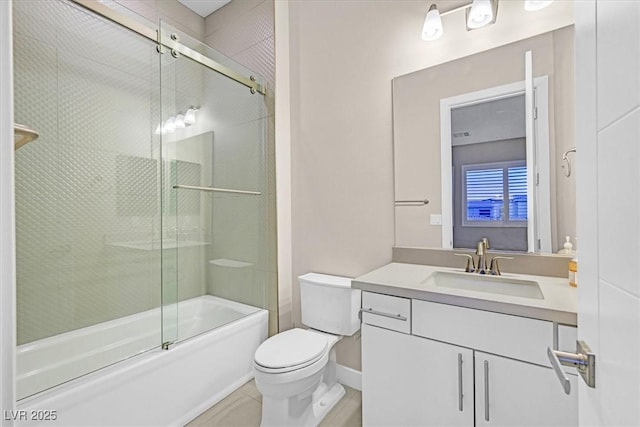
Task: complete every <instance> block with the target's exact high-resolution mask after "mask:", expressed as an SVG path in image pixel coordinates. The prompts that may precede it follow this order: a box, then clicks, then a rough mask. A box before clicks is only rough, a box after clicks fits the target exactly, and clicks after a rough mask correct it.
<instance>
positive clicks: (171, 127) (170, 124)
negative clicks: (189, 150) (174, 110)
mask: <svg viewBox="0 0 640 427" xmlns="http://www.w3.org/2000/svg"><path fill="white" fill-rule="evenodd" d="M175 130H176V119H175V118H174V117H173V116H171V117H169V118H168V119H167V121H166V122H165V123H164V126H163V127H162V133H164V134H166V133H173V132H175Z"/></svg>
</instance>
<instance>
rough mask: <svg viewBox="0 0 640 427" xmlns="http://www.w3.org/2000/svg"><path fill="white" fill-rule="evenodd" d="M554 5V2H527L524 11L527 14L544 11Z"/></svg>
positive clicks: (529, 0)
mask: <svg viewBox="0 0 640 427" xmlns="http://www.w3.org/2000/svg"><path fill="white" fill-rule="evenodd" d="M551 3H553V0H525V1H524V10H526V11H527V12H535V11H536V10H540V9H544V8H545V7H547V6H549V5H550V4H551Z"/></svg>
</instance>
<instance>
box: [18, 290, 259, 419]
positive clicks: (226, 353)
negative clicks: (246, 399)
mask: <svg viewBox="0 0 640 427" xmlns="http://www.w3.org/2000/svg"><path fill="white" fill-rule="evenodd" d="M171 309H173V310H175V311H177V314H178V319H179V320H178V322H177V328H178V333H179V334H180V336H181V337H182V336H192V337H193V338H190V339H187V340H185V341H183V342H179V343H177V344H175V345H173V346H172V347H171V348H170V349H169V350H162V349H160V348H159V344H160V340H161V338H160V337H161V335H160V319H161V317H160V316H161V314H160V309H159V308H157V309H154V310H149V311H146V312H143V313H138V314H134V315H132V316H127V317H124V318H121V319H116V320H113V321H110V322H105V323H101V324H97V325H93V326H89V327H86V328H82V329H78V330H75V331H71V332H67V333H64V334H61V335H58V336H54V337H49V338H45V339H42V340H38V341H35V342H32V343H28V344H24V345H21V346H19V347H18V349H17V355H16V359H17V375H16V382H17V389H18V393H19V396H30V395H31V396H30V397H26V398H24V399H22V400H20V401H19V402H18V407H17V411H16V412H14V413H12V414H11V415H12V416H13V418H16V419H17V422H16V425H18V426H23V425H24V426H31V425H47V426H54V425H60V426H93V425H95V426H124V425H130V426H173V425H175V426H182V425H184V424H185V423H187V422H189V421H190V420H192V419H193V418H195V417H196V416H197V415H199V414H200V413H202V412H203V411H204V410H206V409H207V408H208V407H210V406H211V405H214V404H215V403H217V402H218V401H220V400H221V399H223V398H224V397H225V396H227V395H228V394H229V393H230V392H232V391H233V390H235V389H236V388H238V387H239V386H240V385H242V384H244V383H245V382H246V381H248V380H250V379H251V378H252V377H253V373H252V366H253V354H254V352H255V350H256V348H257V347H258V346H259V345H260V343H262V341H264V340H265V339H266V337H267V330H268V312H267V311H266V310H262V309H259V308H256V307H252V306H248V305H245V304H239V303H236V302H233V301H228V300H225V299H222V298H217V297H213V296H210V295H205V296H202V297H198V298H193V299H190V300H187V301H182V302H180V304H179V306H178V307H177V309H176V307H175V306H174V307H169V310H171ZM165 314H166V312H165ZM212 327H217V328H216V329H213V330H211V328H212ZM165 331H166V330H165ZM154 347H155V348H154ZM149 348H153V349H152V350H147V349H149ZM134 354H135V356H134V357H131V355H134ZM127 357H128V359H126V360H122V359H124V358H127ZM105 365H108V366H106V367H104V368H102V369H100V367H101V366H105ZM96 369H97V370H96ZM81 375H82V376H81ZM75 377H79V378H75ZM70 378H75V379H72V380H70ZM63 381H68V382H66V383H64V384H61V385H57V386H56V384H60V383H61V382H63ZM49 387H52V388H49ZM47 388H49V389H47ZM43 389H47V390H45V391H43V392H40V393H38V394H35V395H32V394H33V393H35V392H37V391H39V390H43Z"/></svg>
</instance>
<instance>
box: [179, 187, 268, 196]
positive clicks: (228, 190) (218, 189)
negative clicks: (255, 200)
mask: <svg viewBox="0 0 640 427" xmlns="http://www.w3.org/2000/svg"><path fill="white" fill-rule="evenodd" d="M173 188H175V189H176V190H198V191H209V192H216V193H231V194H249V195H251V196H260V195H262V193H261V192H259V191H246V190H231V189H229V188H215V187H198V186H195V185H174V186H173Z"/></svg>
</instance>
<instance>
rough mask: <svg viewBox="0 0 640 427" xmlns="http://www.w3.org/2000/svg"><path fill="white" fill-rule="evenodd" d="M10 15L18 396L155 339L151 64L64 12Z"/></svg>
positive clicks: (154, 59) (41, 7) (108, 31)
mask: <svg viewBox="0 0 640 427" xmlns="http://www.w3.org/2000/svg"><path fill="white" fill-rule="evenodd" d="M13 13H14V15H13V24H14V43H15V44H14V79H15V85H14V100H15V101H14V103H15V119H16V121H17V122H19V123H22V124H25V125H27V126H29V127H31V128H33V129H36V130H37V131H38V132H39V133H40V137H39V139H37V140H35V141H34V142H31V143H29V144H27V145H25V146H23V147H21V148H20V149H18V150H17V151H16V152H15V165H16V167H15V185H16V189H15V192H16V245H17V337H18V349H17V370H18V372H17V388H18V398H19V399H22V398H25V397H28V396H30V395H33V394H35V393H38V392H40V391H42V390H45V389H48V388H51V387H54V386H56V385H59V384H61V383H64V382H66V381H69V380H71V379H73V378H77V377H79V376H82V375H85V374H87V373H89V372H93V371H95V370H97V369H100V368H103V367H105V366H108V365H110V364H113V363H116V362H119V361H121V360H124V359H126V358H129V357H132V356H134V355H137V354H140V353H142V352H145V351H147V350H150V349H154V348H155V349H157V348H158V347H159V345H160V343H161V336H160V309H159V307H160V262H161V253H160V250H159V241H158V236H159V235H160V219H161V215H160V200H159V190H158V189H159V188H160V185H159V172H160V169H159V161H160V152H159V143H160V138H159V135H156V134H154V133H153V129H154V127H152V124H153V123H154V122H157V121H158V120H159V106H160V98H159V81H158V80H159V67H158V61H159V59H158V56H159V55H158V53H157V52H156V44H155V43H154V42H153V41H150V40H147V39H145V38H143V37H140V36H139V35H137V34H135V33H133V32H131V31H129V30H127V29H125V28H123V27H121V26H119V25H117V24H115V23H113V22H110V21H107V20H105V19H102V18H100V17H98V16H97V15H95V14H93V13H91V12H89V11H87V10H85V9H84V8H82V7H80V6H78V5H75V4H73V3H71V2H65V1H58V0H51V1H38V2H26V1H16V2H14V3H13Z"/></svg>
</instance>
